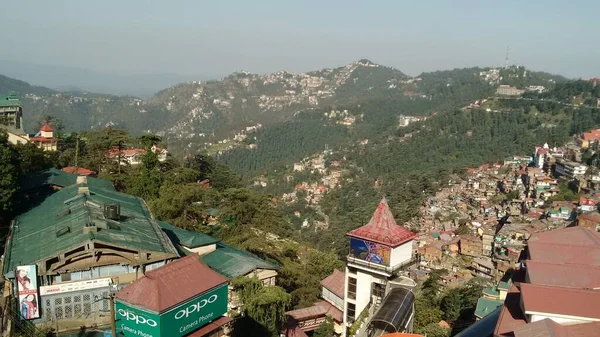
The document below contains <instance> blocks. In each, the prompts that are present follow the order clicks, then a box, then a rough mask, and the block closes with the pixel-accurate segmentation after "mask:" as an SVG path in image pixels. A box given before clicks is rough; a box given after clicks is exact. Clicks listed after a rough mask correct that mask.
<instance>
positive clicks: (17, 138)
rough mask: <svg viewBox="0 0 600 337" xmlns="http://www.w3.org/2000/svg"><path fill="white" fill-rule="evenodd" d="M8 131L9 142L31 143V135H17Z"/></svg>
mask: <svg viewBox="0 0 600 337" xmlns="http://www.w3.org/2000/svg"><path fill="white" fill-rule="evenodd" d="M7 133H8V142H9V143H11V144H14V145H16V144H27V143H29V136H27V135H23V136H20V135H16V134H14V133H12V132H7Z"/></svg>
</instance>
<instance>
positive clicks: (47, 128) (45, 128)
mask: <svg viewBox="0 0 600 337" xmlns="http://www.w3.org/2000/svg"><path fill="white" fill-rule="evenodd" d="M40 131H44V132H52V131H54V129H53V128H52V126H50V124H48V123H44V125H42V127H41V128H40Z"/></svg>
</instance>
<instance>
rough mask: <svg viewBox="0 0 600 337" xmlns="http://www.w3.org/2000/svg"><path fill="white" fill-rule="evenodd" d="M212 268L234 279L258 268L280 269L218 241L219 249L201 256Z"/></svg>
mask: <svg viewBox="0 0 600 337" xmlns="http://www.w3.org/2000/svg"><path fill="white" fill-rule="evenodd" d="M200 259H201V260H202V261H203V262H204V263H206V264H207V265H208V266H209V267H210V268H211V269H213V270H215V271H217V272H218V273H219V274H221V275H223V276H225V277H227V278H229V279H232V278H236V277H238V276H244V275H247V274H248V273H250V272H252V271H254V270H256V269H278V267H277V266H275V265H273V264H271V263H268V262H266V261H264V260H262V259H260V258H259V257H257V256H255V255H253V254H251V253H249V252H246V251H243V250H239V249H237V248H235V247H232V246H229V245H227V244H224V243H222V242H219V243H217V249H216V250H215V251H213V252H210V253H208V254H206V255H203V256H201V257H200Z"/></svg>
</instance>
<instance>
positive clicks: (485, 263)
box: [471, 258, 496, 278]
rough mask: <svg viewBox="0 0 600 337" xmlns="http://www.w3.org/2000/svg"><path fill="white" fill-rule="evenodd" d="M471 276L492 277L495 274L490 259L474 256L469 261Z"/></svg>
mask: <svg viewBox="0 0 600 337" xmlns="http://www.w3.org/2000/svg"><path fill="white" fill-rule="evenodd" d="M471 269H472V273H473V276H479V277H484V278H493V277H495V276H496V268H495V267H494V263H493V262H492V260H491V259H486V258H476V259H474V260H473V262H471Z"/></svg>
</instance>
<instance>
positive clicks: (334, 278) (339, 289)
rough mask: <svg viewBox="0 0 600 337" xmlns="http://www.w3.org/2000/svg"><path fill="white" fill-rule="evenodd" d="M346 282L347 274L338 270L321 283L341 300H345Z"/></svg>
mask: <svg viewBox="0 0 600 337" xmlns="http://www.w3.org/2000/svg"><path fill="white" fill-rule="evenodd" d="M345 282H346V274H345V273H344V272H341V271H339V270H337V269H335V270H334V271H333V273H331V275H329V276H327V277H326V278H324V279H323V280H322V281H321V285H322V286H323V287H325V288H327V289H328V290H329V291H331V292H332V293H334V294H336V295H337V296H338V297H339V298H344V283H345Z"/></svg>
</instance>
